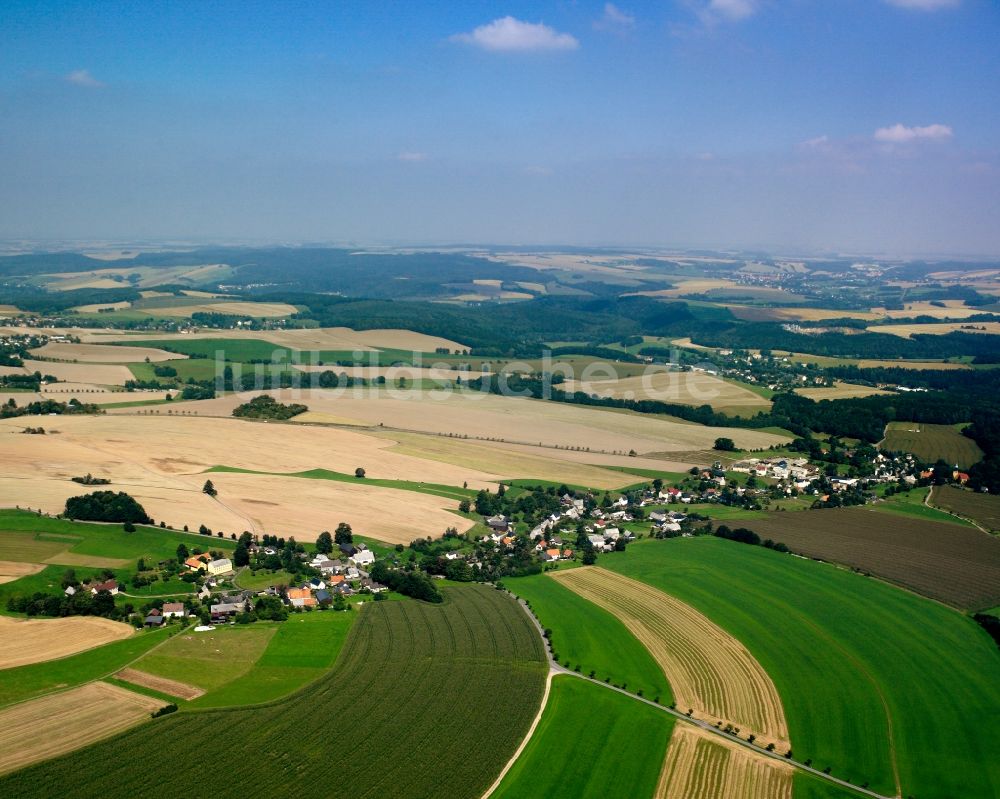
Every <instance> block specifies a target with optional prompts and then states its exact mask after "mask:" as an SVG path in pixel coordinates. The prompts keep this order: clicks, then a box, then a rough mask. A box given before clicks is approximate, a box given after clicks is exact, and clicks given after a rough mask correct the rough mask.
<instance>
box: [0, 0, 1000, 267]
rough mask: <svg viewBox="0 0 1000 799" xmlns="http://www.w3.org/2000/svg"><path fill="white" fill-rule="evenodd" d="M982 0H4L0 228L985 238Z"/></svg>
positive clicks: (992, 67)
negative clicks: (143, 0) (523, 0)
mask: <svg viewBox="0 0 1000 799" xmlns="http://www.w3.org/2000/svg"><path fill="white" fill-rule="evenodd" d="M998 42H1000V4H998V3H996V2H995V0H658V1H657V2H628V0H621V2H619V3H616V4H608V3H604V2H583V1H582V0H580V1H579V2H565V1H564V2H549V3H546V2H541V3H517V2H509V3H494V2H474V1H472V0H469V1H467V2H462V3H448V4H446V3H420V2H409V3H376V2H356V3H355V2H338V3H334V2H327V3H322V2H281V3H278V2H271V3H265V2H253V1H252V0H244V1H243V2H232V3H229V2H219V1H216V2H212V3H196V2H176V3H135V2H128V3H125V2H122V3H115V2H111V1H109V0H104V1H103V2H101V3H93V2H65V3H58V2H34V3H32V2H21V0H5V1H4V3H3V8H2V10H0V207H2V208H3V209H4V210H3V213H2V214H0V237H6V238H20V237H35V238H84V239H102V238H192V239H209V240H232V239H263V240H275V241H278V240H281V241H301V240H313V241H316V240H324V241H325V240H329V241H355V242H359V243H362V242H367V243H374V242H386V243H391V242H414V243H423V242H453V241H460V242H471V241H477V242H497V243H508V242H509V243H567V244H625V245H681V246H708V247H729V246H739V247H766V248H770V249H783V250H800V251H824V252H829V251H845V252H847V251H856V252H872V253H880V252H886V253H892V254H900V255H907V254H973V255H974V254H982V255H998V254H1000V103H998V102H997V101H998V99H1000V47H998V46H997V43H998Z"/></svg>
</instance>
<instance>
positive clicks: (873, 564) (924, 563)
mask: <svg viewBox="0 0 1000 799" xmlns="http://www.w3.org/2000/svg"><path fill="white" fill-rule="evenodd" d="M746 526H747V527H750V528H752V529H753V530H754V532H756V533H757V534H758V535H760V536H761V538H771V539H773V540H774V541H783V542H784V543H785V544H787V545H788V546H789V547H790V548H791V549H792V551H793V552H798V553H801V554H803V555H808V556H809V557H813V558H819V559H821V560H829V561H834V562H836V563H843V564H845V565H847V566H851V567H853V568H856V569H859V570H861V571H865V572H870V573H872V574H875V575H877V576H879V577H883V578H885V579H887V580H891V581H892V582H894V583H898V584H899V585H902V586H904V587H906V588H909V589H910V590H912V591H916V592H917V593H919V594H923V595H924V596H928V597H931V598H932V599H937V600H939V601H941V602H945V603H947V604H949V605H952V606H954V607H957V608H962V609H966V610H978V609H980V608H984V607H990V606H991V605H995V604H997V602H998V601H1000V540H998V539H996V538H993V537H991V536H989V535H986V534H985V533H983V532H982V531H980V530H977V529H975V528H974V527H968V526H964V525H961V524H953V523H950V522H939V521H931V520H928V519H922V518H919V517H916V516H913V517H908V516H899V515H895V514H894V515H893V516H892V518H891V519H887V517H886V515H885V514H882V513H877V512H875V511H873V510H871V509H869V508H832V509H828V510H822V511H810V512H808V513H797V514H795V515H794V517H793V516H791V515H790V514H789V515H784V514H771V515H770V516H768V517H767V518H764V519H753V520H750V521H748V522H746Z"/></svg>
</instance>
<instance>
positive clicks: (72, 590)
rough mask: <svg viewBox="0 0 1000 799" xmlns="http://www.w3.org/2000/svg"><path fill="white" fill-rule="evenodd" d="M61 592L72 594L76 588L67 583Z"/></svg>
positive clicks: (67, 594)
mask: <svg viewBox="0 0 1000 799" xmlns="http://www.w3.org/2000/svg"><path fill="white" fill-rule="evenodd" d="M63 593H64V594H66V596H73V594H75V593H76V588H74V587H73V586H72V585H67V586H66V589H65V590H64V591H63Z"/></svg>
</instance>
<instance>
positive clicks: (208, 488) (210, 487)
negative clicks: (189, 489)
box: [201, 480, 219, 497]
mask: <svg viewBox="0 0 1000 799" xmlns="http://www.w3.org/2000/svg"><path fill="white" fill-rule="evenodd" d="M201 490H202V491H204V492H205V493H206V494H208V495H209V496H210V497H214V496H216V495H217V494H218V493H219V492H218V491H217V490H216V488H215V484H214V483H213V482H212V481H211V480H206V481H205V485H204V486H203V487H202V489H201Z"/></svg>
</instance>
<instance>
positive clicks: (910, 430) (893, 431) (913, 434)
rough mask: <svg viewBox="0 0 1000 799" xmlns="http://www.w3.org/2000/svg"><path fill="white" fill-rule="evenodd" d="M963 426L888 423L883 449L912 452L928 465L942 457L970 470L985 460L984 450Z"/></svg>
mask: <svg viewBox="0 0 1000 799" xmlns="http://www.w3.org/2000/svg"><path fill="white" fill-rule="evenodd" d="M963 426H964V425H947V424H926V423H924V422H889V424H888V426H887V427H886V430H885V438H884V439H883V440H882V443H881V444H880V446H881V447H882V449H884V450H886V451H888V452H912V453H913V454H914V455H916V456H917V457H918V458H920V460H922V461H924V462H926V463H933V462H934V461H936V460H937V459H938V458H942V459H944V461H945V462H946V463H949V464H951V465H952V466H957V467H958V468H959V469H967V468H968V467H970V466H972V464H974V463H976V462H977V461H979V460H980V459H981V458H982V457H983V451H982V450H981V449H979V447H978V446H977V444H976V442H975V441H973V440H972V439H971V438H968V437H967V436H964V435H962V431H961V427H963Z"/></svg>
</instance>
